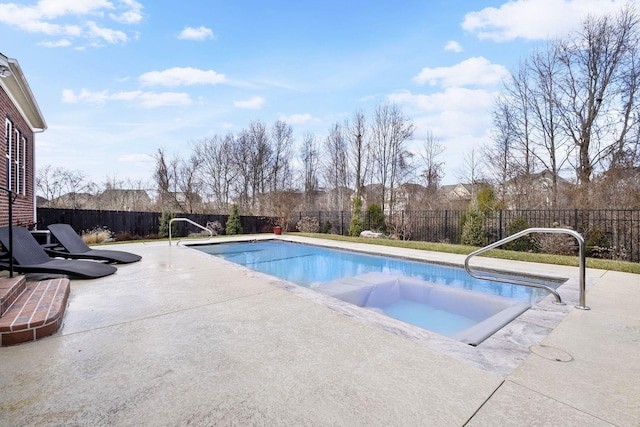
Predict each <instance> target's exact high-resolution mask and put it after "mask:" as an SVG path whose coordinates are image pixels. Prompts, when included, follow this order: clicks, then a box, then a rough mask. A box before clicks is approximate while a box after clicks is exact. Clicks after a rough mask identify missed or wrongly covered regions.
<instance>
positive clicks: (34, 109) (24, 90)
mask: <svg viewBox="0 0 640 427" xmlns="http://www.w3.org/2000/svg"><path fill="white" fill-rule="evenodd" d="M0 69H5V70H8V71H9V72H10V75H7V76H6V77H0V86H2V88H3V89H4V90H5V92H7V94H8V95H9V97H11V99H12V100H13V102H14V104H15V105H16V107H17V108H18V110H19V111H20V113H22V115H23V116H24V118H25V119H26V121H27V123H28V124H29V126H31V129H32V130H45V129H46V128H47V123H46V122H45V120H44V117H43V116H42V112H41V111H40V107H38V103H37V102H36V99H35V97H34V96H33V93H32V92H31V88H29V83H27V79H26V78H25V76H24V74H23V73H22V69H21V68H20V64H18V61H17V60H16V59H12V58H7V57H6V56H4V55H3V54H1V53H0ZM5 73H6V71H5ZM7 74H8V73H7Z"/></svg>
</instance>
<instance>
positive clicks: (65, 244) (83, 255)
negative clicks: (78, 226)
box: [46, 224, 142, 264]
mask: <svg viewBox="0 0 640 427" xmlns="http://www.w3.org/2000/svg"><path fill="white" fill-rule="evenodd" d="M47 228H48V229H49V231H51V234H53V237H55V238H56V240H57V241H58V242H59V243H60V246H62V249H56V248H54V249H47V250H46V251H47V253H48V254H49V255H52V256H59V257H62V258H72V259H91V260H94V261H106V262H109V263H116V264H128V263H130V262H136V261H140V259H141V258H142V257H141V256H140V255H136V254H133V253H131V252H125V251H114V250H108V249H91V248H90V247H89V246H87V245H86V244H85V243H84V242H83V241H82V239H81V238H80V236H78V234H77V233H76V232H75V231H74V229H73V228H71V226H70V225H69V224H51V225H49V226H48V227H47Z"/></svg>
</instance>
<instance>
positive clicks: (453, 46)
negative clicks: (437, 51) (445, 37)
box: [444, 40, 463, 53]
mask: <svg viewBox="0 0 640 427" xmlns="http://www.w3.org/2000/svg"><path fill="white" fill-rule="evenodd" d="M444 50H449V51H451V52H455V53H460V52H462V50H463V49H462V46H461V45H460V43H458V42H457V41H454V40H450V41H448V42H447V44H446V45H445V46H444Z"/></svg>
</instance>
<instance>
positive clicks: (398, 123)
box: [371, 103, 415, 213]
mask: <svg viewBox="0 0 640 427" xmlns="http://www.w3.org/2000/svg"><path fill="white" fill-rule="evenodd" d="M414 128H415V127H414V125H413V123H412V122H411V120H410V119H409V118H407V117H406V116H405V115H404V114H403V113H402V112H401V111H400V109H399V107H398V106H397V105H396V104H390V103H383V104H380V105H378V107H377V108H376V110H375V113H374V119H373V123H372V125H371V138H372V139H371V142H372V153H373V162H374V167H375V169H374V173H375V176H376V178H377V180H378V182H379V183H380V185H381V188H382V210H383V212H384V211H385V207H387V208H388V209H389V211H390V212H391V213H393V209H394V207H395V196H394V191H395V188H396V185H398V184H400V183H401V180H402V179H403V178H404V177H405V176H406V173H407V172H408V171H409V161H410V159H411V157H412V153H410V152H409V150H408V149H407V142H408V141H409V140H410V139H411V138H412V137H413V132H414ZM387 199H388V201H387Z"/></svg>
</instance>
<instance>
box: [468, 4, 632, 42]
mask: <svg viewBox="0 0 640 427" xmlns="http://www.w3.org/2000/svg"><path fill="white" fill-rule="evenodd" d="M626 2H627V0H515V1H509V2H507V3H504V4H503V5H502V6H500V7H499V8H495V7H487V8H484V9H482V10H480V11H478V12H471V13H468V14H467V15H466V16H465V18H464V21H463V23H462V28H463V29H464V30H466V31H469V32H471V33H473V34H475V35H476V36H477V37H478V38H480V39H488V40H493V41H497V42H503V41H508V40H513V39H516V38H523V39H528V40H540V39H547V38H552V37H555V36H559V35H563V34H566V33H567V32H568V31H570V30H571V29H573V28H576V27H577V26H578V25H579V24H580V22H581V21H582V20H583V19H584V18H585V17H586V15H588V14H591V15H602V14H607V13H614V12H616V11H617V10H619V9H620V8H621V7H622V6H623V4H625V3H626Z"/></svg>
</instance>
